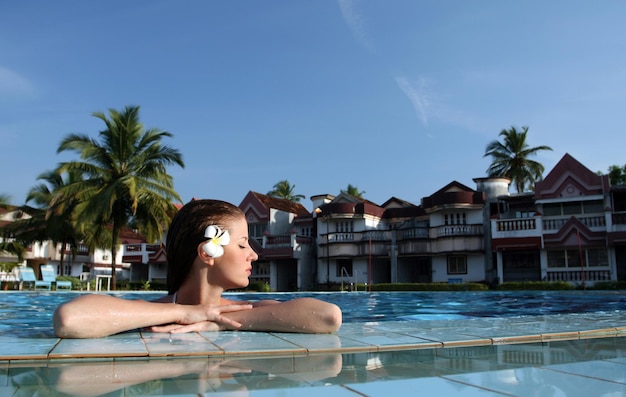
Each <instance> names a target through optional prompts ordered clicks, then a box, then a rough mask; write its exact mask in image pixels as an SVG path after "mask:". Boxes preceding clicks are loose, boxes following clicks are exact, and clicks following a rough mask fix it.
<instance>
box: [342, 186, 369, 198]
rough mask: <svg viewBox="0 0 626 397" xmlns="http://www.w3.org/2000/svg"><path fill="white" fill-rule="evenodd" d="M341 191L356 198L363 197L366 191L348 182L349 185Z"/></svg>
mask: <svg viewBox="0 0 626 397" xmlns="http://www.w3.org/2000/svg"><path fill="white" fill-rule="evenodd" d="M341 193H346V194H349V195H351V196H354V197H356V198H363V195H364V194H365V191H360V190H359V188H358V187H356V186H353V185H352V184H348V187H346V189H345V190H343V189H342V190H341Z"/></svg>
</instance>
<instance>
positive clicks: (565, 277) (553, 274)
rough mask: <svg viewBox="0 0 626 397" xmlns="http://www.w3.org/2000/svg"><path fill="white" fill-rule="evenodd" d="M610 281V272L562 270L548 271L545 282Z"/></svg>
mask: <svg viewBox="0 0 626 397" xmlns="http://www.w3.org/2000/svg"><path fill="white" fill-rule="evenodd" d="M610 279H611V271H610V270H587V269H585V270H584V271H583V270H581V269H578V270H563V271H548V274H547V275H546V280H547V281H572V282H578V283H582V282H583V281H591V282H595V281H608V280H610Z"/></svg>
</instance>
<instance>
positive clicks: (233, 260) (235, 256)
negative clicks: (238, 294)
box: [215, 217, 259, 289]
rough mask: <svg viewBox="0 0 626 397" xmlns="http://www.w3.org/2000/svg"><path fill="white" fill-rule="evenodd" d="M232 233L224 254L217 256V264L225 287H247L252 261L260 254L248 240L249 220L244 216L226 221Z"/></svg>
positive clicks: (221, 281) (229, 231)
mask: <svg viewBox="0 0 626 397" xmlns="http://www.w3.org/2000/svg"><path fill="white" fill-rule="evenodd" d="M224 226H225V227H226V229H227V230H228V233H229V234H230V243H229V244H228V245H226V246H224V255H222V256H221V257H219V258H215V265H216V266H217V267H218V268H219V273H220V274H221V276H222V280H220V284H222V287H224V289H232V288H243V287H247V286H248V284H249V282H250V280H249V279H248V278H249V277H250V274H251V273H252V262H254V261H256V260H257V259H259V256H258V255H257V254H256V252H254V250H253V249H252V248H251V247H250V242H249V241H248V222H246V219H245V218H244V217H241V218H237V219H235V220H231V221H228V222H224Z"/></svg>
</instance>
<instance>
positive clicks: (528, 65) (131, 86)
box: [0, 0, 626, 209]
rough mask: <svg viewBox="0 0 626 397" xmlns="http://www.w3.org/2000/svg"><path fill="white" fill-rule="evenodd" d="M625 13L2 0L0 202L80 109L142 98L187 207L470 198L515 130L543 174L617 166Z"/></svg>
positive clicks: (75, 121)
mask: <svg viewBox="0 0 626 397" xmlns="http://www.w3.org/2000/svg"><path fill="white" fill-rule="evenodd" d="M624 15H626V2H623V1H617V0H604V1H601V2H590V1H578V0H554V1H540V0H528V1H517V2H513V1H500V0H478V1H467V0H445V1H417V0H394V1H387V0H378V1H376V0H371V1H365V0H361V1H357V0H339V1H329V0H328V1H327V0H320V1H308V0H307V1H305V0H282V1H275V0H264V1H260V0H247V1H243V0H242V1H237V0H233V1H204V0H183V1H173V0H170V1H162V0H141V1H119V0H111V1H106V2H85V1H78V0H75V1H67V0H57V1H44V0H37V1H36V0H32V1H31V0H26V1H19V2H17V1H4V2H2V3H1V4H0V150H1V153H2V156H1V157H0V167H1V168H2V170H4V176H3V178H2V183H1V186H0V193H2V194H8V195H10V196H11V197H12V201H11V202H12V203H14V204H22V203H23V201H24V199H25V197H26V193H27V191H28V190H29V189H30V188H31V187H32V186H34V185H35V184H37V183H38V181H37V176H38V175H40V174H41V173H42V172H44V171H47V170H51V169H53V168H55V166H56V165H57V164H58V163H59V162H60V161H65V160H68V159H70V158H76V155H74V154H70V153H67V154H63V155H57V154H56V149H57V147H58V145H59V143H60V141H61V139H62V138H63V137H64V136H66V135H67V134H69V133H76V132H78V133H85V134H89V135H91V136H93V137H96V136H97V134H98V131H100V130H101V129H102V128H103V126H104V125H103V123H102V122H101V121H100V120H98V119H96V118H94V117H93V116H92V115H91V114H92V113H93V112H107V110H108V109H111V108H113V109H119V110H121V109H123V108H124V107H125V106H126V105H139V106H141V113H140V115H141V120H142V122H143V123H144V125H145V127H146V128H152V127H158V128H161V129H163V130H166V131H169V132H171V133H172V134H173V135H174V137H173V138H172V139H167V140H166V141H165V142H164V143H166V144H168V145H171V146H173V147H175V148H177V149H178V150H180V152H181V153H182V155H183V159H184V161H185V163H186V167H185V168H184V169H181V168H178V167H172V168H170V169H169V172H170V174H171V175H173V177H174V180H175V187H176V190H177V191H178V192H179V193H180V195H181V197H182V198H183V201H188V200H189V199H191V198H192V197H201V198H219V199H223V200H227V201H231V202H233V203H235V204H238V203H239V202H240V201H241V200H242V199H243V197H244V196H245V194H246V193H247V192H248V191H249V190H253V191H257V192H260V193H266V192H268V191H269V190H271V189H272V186H273V185H274V184H275V183H276V182H278V181H280V180H283V179H287V180H288V181H289V182H290V183H291V184H292V185H295V192H296V193H297V194H303V195H305V196H306V197H307V198H306V199H305V200H304V201H303V204H304V205H305V206H306V207H307V208H309V209H311V208H310V206H311V204H310V201H309V197H310V196H312V195H316V194H325V193H329V194H335V195H336V194H338V193H339V191H340V190H341V189H345V188H346V187H347V185H348V184H352V185H355V186H357V187H358V188H359V190H361V191H364V192H365V194H364V197H365V198H367V199H369V200H371V201H374V202H376V203H378V204H382V203H383V202H385V201H386V200H387V199H389V198H390V197H398V198H401V199H404V200H407V201H411V202H413V203H415V204H419V203H420V200H421V198H422V197H424V196H428V195H430V194H432V193H434V192H435V191H437V190H439V189H440V188H441V187H443V186H445V185H446V184H448V183H449V182H451V181H453V180H456V181H458V182H460V183H463V184H465V185H467V186H469V187H471V188H475V184H474V182H473V178H477V177H484V176H485V175H486V174H485V171H486V169H487V167H488V166H489V163H490V160H489V158H484V157H483V155H484V153H485V147H486V145H487V144H488V143H489V142H490V141H492V140H494V139H498V138H499V137H498V133H499V132H500V131H501V130H502V129H504V128H509V127H511V126H516V127H518V128H521V127H522V126H528V127H529V134H528V138H529V144H530V145H531V146H539V145H548V146H551V147H552V148H553V149H554V150H553V151H552V152H542V153H541V154H540V155H539V156H537V157H535V158H534V159H535V160H537V161H540V162H542V163H543V164H544V165H545V167H546V171H549V170H550V169H551V168H552V167H553V166H554V165H555V164H556V162H557V161H558V160H559V159H560V158H561V157H562V156H563V155H564V154H565V153H569V154H571V155H572V156H574V157H575V158H576V159H578V160H579V161H581V162H582V163H583V164H585V165H586V166H587V167H588V168H589V169H591V170H592V171H603V172H606V170H607V168H608V167H609V166H610V165H612V164H618V165H623V164H626V154H625V151H624V147H625V145H624V144H625V143H626V138H625V136H626V135H625V134H624V131H623V117H622V116H621V115H622V114H623V113H624V110H625V109H626V24H624V23H623V20H624Z"/></svg>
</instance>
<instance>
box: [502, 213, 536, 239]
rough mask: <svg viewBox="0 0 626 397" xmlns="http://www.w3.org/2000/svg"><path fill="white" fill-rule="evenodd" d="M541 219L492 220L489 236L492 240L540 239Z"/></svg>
mask: <svg viewBox="0 0 626 397" xmlns="http://www.w3.org/2000/svg"><path fill="white" fill-rule="evenodd" d="M539 225H541V217H537V216H536V217H533V218H514V219H492V220H491V234H492V238H494V239H505V238H506V239H508V238H524V237H540V236H541V233H542V230H541V228H540V227H538V226H539Z"/></svg>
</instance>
